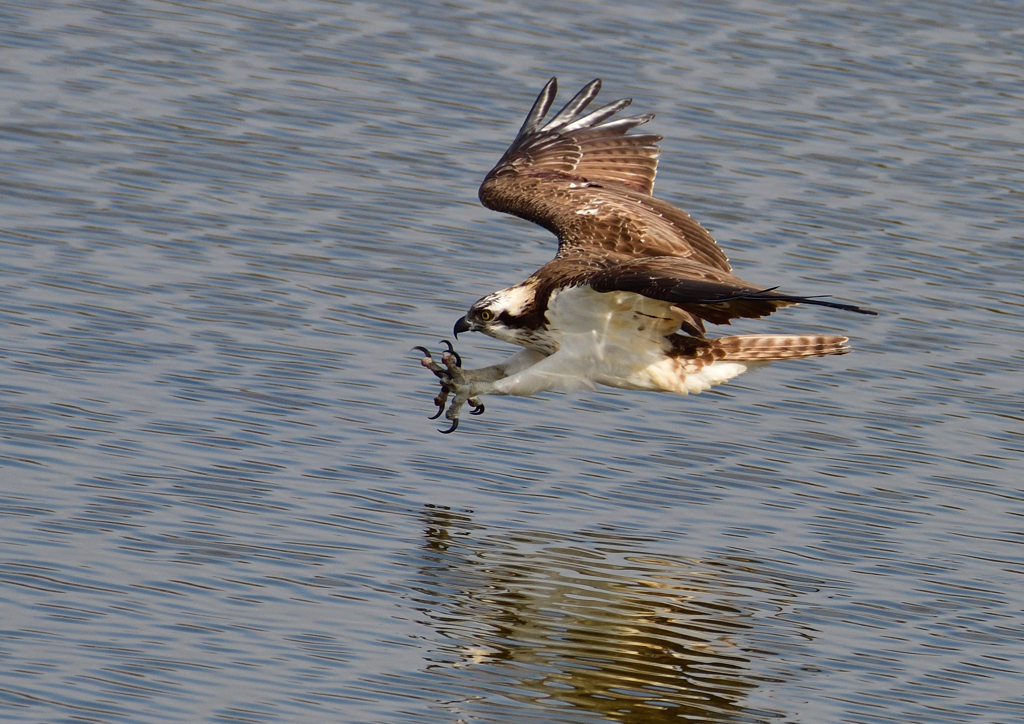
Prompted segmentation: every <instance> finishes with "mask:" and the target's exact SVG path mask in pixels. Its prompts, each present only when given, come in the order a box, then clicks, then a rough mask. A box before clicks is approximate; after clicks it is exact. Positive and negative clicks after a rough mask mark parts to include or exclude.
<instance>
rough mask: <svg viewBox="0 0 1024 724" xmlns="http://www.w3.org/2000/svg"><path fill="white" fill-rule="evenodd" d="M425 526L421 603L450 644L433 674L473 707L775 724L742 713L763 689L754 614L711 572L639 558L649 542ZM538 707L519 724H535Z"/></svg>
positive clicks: (437, 514)
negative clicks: (506, 705)
mask: <svg viewBox="0 0 1024 724" xmlns="http://www.w3.org/2000/svg"><path fill="white" fill-rule="evenodd" d="M424 516H425V523H426V528H425V541H424V545H423V547H422V550H421V551H420V554H421V555H422V563H421V565H420V566H419V574H420V575H419V580H418V581H417V582H416V584H415V586H416V594H415V596H414V598H415V602H416V606H417V608H418V610H419V611H420V612H422V613H423V614H425V615H426V622H427V623H429V624H430V625H431V626H433V627H434V628H435V629H436V631H437V632H438V633H439V634H440V636H441V640H442V641H444V642H446V643H444V644H442V645H441V646H439V647H438V648H437V649H435V650H434V651H432V654H431V660H432V661H433V662H434V663H433V664H432V668H433V669H434V670H435V671H437V670H438V669H439V668H440V669H446V670H447V671H448V672H450V673H451V675H453V676H454V675H459V676H461V677H462V680H461V681H459V684H458V686H456V687H455V688H456V689H459V690H461V691H466V689H467V688H468V689H469V690H470V691H475V693H472V694H470V695H469V696H468V697H467V699H474V700H476V701H478V702H481V701H482V700H487V699H494V698H500V699H502V700H504V701H506V702H507V701H508V700H509V699H512V700H515V701H518V702H522V703H527V702H530V703H533V704H536V705H539V706H541V707H542V708H543V709H546V710H547V716H548V717H549V718H550V716H552V715H553V714H554V712H553V711H551V709H555V710H556V711H557V712H558V716H559V717H560V719H558V720H560V721H568V720H569V719H568V717H567V715H568V714H570V713H571V712H576V713H577V714H580V715H583V714H584V712H586V713H589V715H590V716H589V717H588V718H587V719H586V720H590V721H593V720H594V719H593V715H595V714H597V715H601V717H602V718H605V719H609V720H613V721H622V722H648V723H649V722H662V721H666V722H667V721H673V722H678V721H680V720H697V721H708V722H753V721H758V722H760V721H765V720H766V719H774V718H775V717H777V716H779V714H778V713H776V712H764V711H761V712H754V711H750V710H749V709H748V708H747V707H745V706H744V700H745V699H746V697H747V695H748V693H749V692H750V691H751V690H752V689H753V688H754V687H756V686H757V684H756V682H755V680H754V678H755V677H754V675H753V674H752V669H751V662H752V657H754V656H759V657H762V658H763V657H764V656H765V655H766V654H764V653H760V654H753V653H752V652H751V651H750V648H751V647H750V646H749V645H748V646H747V648H746V649H745V644H744V633H745V632H747V631H749V630H750V628H751V626H752V613H751V612H750V611H746V612H745V611H744V609H743V606H742V604H741V603H739V602H738V599H739V595H738V594H737V593H735V592H730V591H729V590H725V591H723V590H721V587H719V588H718V589H716V573H715V569H716V565H715V564H706V563H705V564H702V565H699V566H698V565H695V564H693V563H692V562H691V563H686V562H681V561H667V560H662V559H658V558H655V557H649V556H644V555H643V554H642V553H638V552H637V551H638V550H642V543H641V544H638V543H637V542H636V541H632V542H629V543H627V544H626V545H623V544H622V543H621V542H620V544H618V545H615V541H616V539H615V538H607V539H605V540H603V541H602V540H601V539H600V538H598V537H594V536H591V537H586V538H585V537H583V536H579V537H577V538H576V540H575V542H574V543H569V542H566V540H565V539H562V538H557V537H555V536H552V535H550V534H542V533H523V532H509V533H506V534H505V535H503V536H502V537H500V538H497V539H496V538H495V536H488V535H486V534H485V533H484V531H482V530H481V529H480V528H479V526H476V525H475V524H474V523H473V521H472V519H471V518H470V517H469V516H468V515H465V514H463V513H457V512H454V511H450V510H447V509H442V508H436V507H430V508H428V509H427V510H426V511H425V513H424ZM616 548H617V551H615V550H614V549H616ZM626 548H629V549H631V550H632V553H624V552H623V550H624V549H626ZM721 565H722V564H719V565H718V567H721ZM725 588H726V589H728V588H729V587H728V586H726V587H725ZM456 672H458V673H457V674H456ZM467 678H468V679H471V681H467V680H466V679H467ZM453 691H454V690H453ZM533 709H534V707H527V710H526V711H522V712H519V713H518V716H517V717H516V718H518V720H519V721H526V720H532V719H533V718H534V715H536V714H537V713H539V712H536V711H534V715H530V714H529V710H533ZM505 711H506V714H508V713H511V712H509V711H508V710H507V709H506V710H505ZM552 720H554V719H552Z"/></svg>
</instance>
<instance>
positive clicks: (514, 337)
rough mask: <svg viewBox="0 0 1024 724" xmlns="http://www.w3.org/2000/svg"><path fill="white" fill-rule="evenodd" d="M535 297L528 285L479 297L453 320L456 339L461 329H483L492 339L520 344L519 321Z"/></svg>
mask: <svg viewBox="0 0 1024 724" xmlns="http://www.w3.org/2000/svg"><path fill="white" fill-rule="evenodd" d="M535 296H536V295H535V293H534V290H533V289H532V287H527V286H524V285H522V284H520V285H517V286H514V287H509V288H508V289H502V290H501V291H499V292H495V293H494V294H488V295H487V296H486V297H481V298H480V299H478V300H477V301H476V302H474V304H473V306H472V307H470V308H469V311H468V312H466V316H465V317H462V318H461V319H459V321H458V322H456V323H455V336H456V338H457V337H458V336H459V334H460V333H461V332H483V333H484V334H486V335H487V336H489V337H494V338H495V339H500V340H503V341H505V342H511V343H512V344H519V345H521V344H523V340H522V339H521V338H522V336H523V320H524V317H525V316H526V314H528V313H529V312H530V307H531V306H532V303H533V301H534V298H535Z"/></svg>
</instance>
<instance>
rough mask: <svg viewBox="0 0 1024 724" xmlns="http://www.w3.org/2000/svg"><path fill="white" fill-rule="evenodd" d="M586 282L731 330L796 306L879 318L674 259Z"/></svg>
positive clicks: (625, 264)
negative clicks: (742, 320)
mask: <svg viewBox="0 0 1024 724" xmlns="http://www.w3.org/2000/svg"><path fill="white" fill-rule="evenodd" d="M586 281H587V283H588V284H589V285H590V286H591V288H593V289H594V291H597V292H616V291H619V292H635V293H637V294H640V295H643V296H645V297H649V298H651V299H658V300H660V301H663V302H669V303H671V304H673V305H675V306H676V307H678V308H680V309H682V310H685V311H686V312H688V313H689V314H690V315H692V317H697V318H699V319H701V320H705V321H708V322H711V323H712V324H728V323H729V321H730V320H732V319H736V318H738V317H750V318H758V317H766V316H768V315H769V314H771V313H772V312H774V311H775V310H776V309H779V308H780V307H788V306H789V305H791V304H815V305H818V306H821V307H831V308H833V309H843V310H846V311H848V312H859V313H860V314H872V315H873V314H877V312H873V311H871V310H870V309H864V308H863V307H858V306H856V305H854V304H843V303H841V302H833V301H830V300H827V299H821V298H819V297H802V296H796V295H792V294H783V293H781V292H777V291H776V290H775V289H774V288H772V289H765V288H763V287H757V286H756V285H753V284H751V283H750V282H745V281H743V280H742V279H740V278H739V277H736V276H733V275H732V274H730V273H728V272H725V271H722V270H719V269H713V268H709V267H707V266H705V265H704V264H700V263H697V262H694V261H692V260H690V259H680V258H678V257H670V256H659V257H648V258H643V259H630V260H627V261H622V262H619V263H613V264H609V265H606V266H604V267H603V268H601V269H596V270H594V271H593V272H591V273H590V274H588V275H587V280H586ZM692 321H693V320H692V318H691V322H692ZM695 326H697V327H698V328H699V329H700V331H701V332H703V325H701V324H699V323H695Z"/></svg>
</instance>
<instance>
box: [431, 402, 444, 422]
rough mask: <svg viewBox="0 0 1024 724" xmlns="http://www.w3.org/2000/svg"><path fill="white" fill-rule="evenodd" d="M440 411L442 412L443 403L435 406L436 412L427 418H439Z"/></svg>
mask: <svg viewBox="0 0 1024 724" xmlns="http://www.w3.org/2000/svg"><path fill="white" fill-rule="evenodd" d="M442 412H444V405H438V406H437V412H435V413H434V414H433V415H431V416H430V417H428V418H427V419H428V420H436V419H437V418H439V417H440V416H441V413H442Z"/></svg>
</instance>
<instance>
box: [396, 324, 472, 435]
mask: <svg viewBox="0 0 1024 724" xmlns="http://www.w3.org/2000/svg"><path fill="white" fill-rule="evenodd" d="M442 343H443V344H444V345H445V346H447V347H448V349H447V350H446V351H445V352H443V353H441V363H440V364H438V363H437V361H436V360H435V359H434V358H433V357H432V356H431V354H430V350H428V349H427V348H426V347H413V349H415V350H418V351H420V352H422V353H423V359H421V360H420V364H422V365H423V366H424V367H426V368H427V369H428V370H430V371H431V372H433V373H434V375H436V376H437V378H438V379H439V380H440V381H441V391H440V392H439V393H438V394H437V397H435V398H434V404H435V405H437V413H436V414H435V415H434V416H433V417H431V418H430V419H431V420H435V419H437V418H438V417H440V416H441V413H442V412H444V407H445V405H446V404H447V403H448V396H449V395H450V394H452V393H453V392H454V393H455V398H454V399H453V400H452V404H451V405H450V406H449V407H448V412H447V413H446V414H445V417H446V418H447V419H448V420H449V421H451V423H452V425H451V427H450V428H448V429H447V430H442V431H441V432H443V433H445V434H447V433H451V432H455V429H456V428H457V427H458V426H459V415H460V414H461V412H462V408H463V406H464V405H465V404H466V403H467V402H468V403H469V405H470V407H471V408H472V409H471V410H470V413H469V414H471V415H482V414H483V412H484V405H483V403H482V402H480V401H479V400H478V399H477V398H476V396H474V395H473V394H472V392H471V390H472V389H473V384H472V381H471V380H470V379H468V378H467V375H466V371H464V370H463V369H462V357H460V356H459V353H458V352H456V351H455V348H454V347H452V343H451V342H449V341H448V340H446V339H445V340H442ZM474 371H475V370H474Z"/></svg>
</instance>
